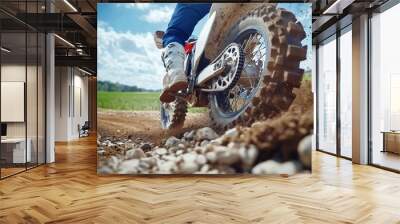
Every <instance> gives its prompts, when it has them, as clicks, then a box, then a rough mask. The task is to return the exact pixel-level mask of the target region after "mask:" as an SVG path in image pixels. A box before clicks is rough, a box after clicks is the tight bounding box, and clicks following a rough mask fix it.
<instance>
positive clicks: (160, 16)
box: [143, 6, 174, 23]
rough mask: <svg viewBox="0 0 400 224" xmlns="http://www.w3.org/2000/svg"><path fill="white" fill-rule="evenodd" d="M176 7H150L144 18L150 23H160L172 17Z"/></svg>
mask: <svg viewBox="0 0 400 224" xmlns="http://www.w3.org/2000/svg"><path fill="white" fill-rule="evenodd" d="M173 12H174V9H173V8H171V7H167V6H164V7H161V8H154V9H150V10H149V11H148V12H147V14H146V15H145V16H144V17H143V19H144V20H145V21H147V22H149V23H160V22H165V21H169V20H170V19H171V16H172V13H173Z"/></svg>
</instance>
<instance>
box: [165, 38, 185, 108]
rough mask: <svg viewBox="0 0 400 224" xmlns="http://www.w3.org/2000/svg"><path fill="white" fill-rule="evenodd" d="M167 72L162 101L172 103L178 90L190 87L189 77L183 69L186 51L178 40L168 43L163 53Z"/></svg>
mask: <svg viewBox="0 0 400 224" xmlns="http://www.w3.org/2000/svg"><path fill="white" fill-rule="evenodd" d="M162 60H163V62H164V66H165V69H166V71H167V74H166V75H165V76H164V79H163V87H164V89H163V91H162V92H161V95H160V101H161V102H165V103H170V102H172V101H174V100H175V95H176V93H177V92H178V91H180V90H184V89H186V88H187V87H188V81H187V77H186V75H185V72H184V69H183V63H184V60H185V53H184V49H183V46H182V45H181V44H179V43H177V42H172V43H170V44H168V45H167V47H166V48H165V51H164V52H163V54H162Z"/></svg>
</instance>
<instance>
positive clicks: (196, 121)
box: [98, 81, 313, 145]
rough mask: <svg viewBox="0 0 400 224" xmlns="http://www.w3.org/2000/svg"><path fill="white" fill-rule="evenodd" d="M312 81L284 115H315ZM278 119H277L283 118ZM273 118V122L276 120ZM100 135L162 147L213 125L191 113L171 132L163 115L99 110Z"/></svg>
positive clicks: (206, 118)
mask: <svg viewBox="0 0 400 224" xmlns="http://www.w3.org/2000/svg"><path fill="white" fill-rule="evenodd" d="M310 89H311V82H310V81H304V82H303V84H302V86H301V88H300V89H296V90H295V91H294V92H295V94H296V95H297V97H296V99H295V100H294V102H293V104H292V106H291V107H290V108H289V110H288V111H287V112H285V113H284V114H286V115H287V114H299V115H300V114H303V113H310V114H312V109H313V106H312V104H313V100H312V93H311V91H310ZM279 117H280V116H278V117H277V118H275V119H279ZM275 119H272V120H275ZM98 125H99V127H98V133H99V134H100V135H101V136H115V137H120V138H126V137H128V136H130V137H131V138H132V139H136V138H142V139H143V140H144V141H149V142H153V143H154V144H156V145H158V144H159V143H160V142H161V141H162V140H163V139H166V137H168V136H177V135H180V134H183V133H185V132H187V131H189V130H194V129H198V128H202V127H206V126H210V125H211V122H210V119H209V117H208V113H188V114H187V116H186V119H185V125H184V128H183V129H180V130H177V131H176V132H173V133H172V132H167V131H165V130H163V129H162V128H161V124H160V112H158V111H113V110H99V111H98Z"/></svg>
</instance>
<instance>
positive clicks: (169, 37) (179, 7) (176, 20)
mask: <svg viewBox="0 0 400 224" xmlns="http://www.w3.org/2000/svg"><path fill="white" fill-rule="evenodd" d="M210 8H211V3H178V4H176V7H175V10H174V13H173V14H172V17H171V20H170V21H169V23H168V28H167V30H166V32H165V34H164V38H163V45H164V47H165V46H167V45H168V44H169V43H171V42H178V43H180V44H182V45H183V44H184V43H185V41H186V40H187V39H189V37H190V36H191V35H192V32H193V30H194V27H195V26H196V24H197V23H198V22H199V21H200V20H201V19H202V18H203V17H204V16H205V15H207V13H208V12H209V11H210Z"/></svg>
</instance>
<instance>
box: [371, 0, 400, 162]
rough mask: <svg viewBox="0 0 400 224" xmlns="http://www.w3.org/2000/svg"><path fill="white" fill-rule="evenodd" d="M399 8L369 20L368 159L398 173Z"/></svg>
mask: <svg viewBox="0 0 400 224" xmlns="http://www.w3.org/2000/svg"><path fill="white" fill-rule="evenodd" d="M399 21H400V5H399V4H398V5H396V6H394V7H392V8H390V9H388V10H386V11H384V12H382V13H380V14H375V15H373V17H372V18H371V29H372V30H371V34H372V36H371V41H372V42H371V45H372V46H371V60H372V61H371V68H372V71H371V99H370V104H371V107H370V108H371V111H370V119H371V122H372V123H371V130H370V132H371V140H372V149H371V152H372V154H371V158H372V163H373V164H375V165H379V166H383V167H387V168H390V169H395V170H400V133H397V132H396V131H400V103H399V102H400V100H399V97H400V66H399V59H398V58H399V57H398V52H400V43H399V40H398V29H396V27H398V22H399Z"/></svg>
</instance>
